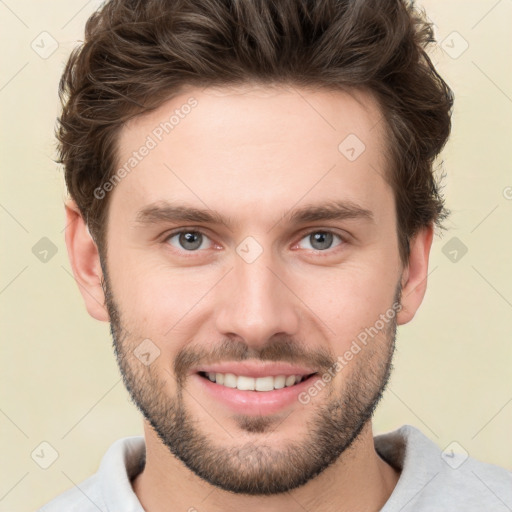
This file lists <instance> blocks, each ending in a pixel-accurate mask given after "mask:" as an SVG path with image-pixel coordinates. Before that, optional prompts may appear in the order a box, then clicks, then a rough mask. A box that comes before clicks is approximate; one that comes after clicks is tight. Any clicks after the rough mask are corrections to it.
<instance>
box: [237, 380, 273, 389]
mask: <svg viewBox="0 0 512 512" xmlns="http://www.w3.org/2000/svg"><path fill="white" fill-rule="evenodd" d="M255 380H256V391H272V390H273V389H274V377H258V378H257V379H255ZM238 389H240V388H238Z"/></svg>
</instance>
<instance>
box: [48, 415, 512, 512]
mask: <svg viewBox="0 0 512 512" xmlns="http://www.w3.org/2000/svg"><path fill="white" fill-rule="evenodd" d="M374 442H375V449H376V451H377V453H378V454H379V455H380V457H382V458H383V459H384V460H386V461H387V462H388V463H389V464H391V465H392V466H394V467H396V468H397V469H400V470H401V475H400V479H399V480H398V483H397V485H396V487H395V489H394V490H393V493H392V494H391V496H390V497H389V500H388V501H387V502H386V504H385V505H384V507H383V508H382V509H381V512H413V511H414V512H423V511H425V512H426V511H428V512H437V511H446V512H448V511H450V512H454V511H459V510H460V511H463V512H511V511H512V471H510V470H507V469H504V468H501V467H499V466H495V465H492V464H486V463H484V462H479V461H478V460H476V459H473V458H472V457H469V456H468V455H467V453H465V452H464V451H463V449H462V447H461V446H460V445H458V444H456V443H452V444H450V445H449V446H448V447H447V449H445V450H444V451H443V452H442V451H441V449H440V448H439V447H438V446H437V445H436V444H434V443H433V442H432V441H431V440H430V439H428V438H427V437H426V436H425V435H424V434H423V433H422V432H421V431H420V430H418V429H417V428H415V427H412V426H410V425H404V426H402V427H401V428H399V429H397V430H395V431H393V432H389V433H387V434H381V435H378V436H375V438H374ZM144 460H145V443H144V437H142V436H132V437H125V438H122V439H119V440H117V441H116V442H114V443H113V444H112V445H111V446H110V448H109V449H108V450H107V452H106V453H105V455H104V456H103V459H102V460H101V464H100V467H99V469H98V471H97V472H96V473H95V474H94V475H92V476H90V477H89V478H87V479H86V480H84V481H83V482H82V483H80V484H79V485H78V486H76V487H73V488H71V489H69V490H67V491H66V492H64V493H63V494H61V495H59V496H57V497H56V498H55V499H53V500H52V501H50V502H49V503H47V504H46V505H45V506H43V507H42V508H40V509H39V511H38V512H57V511H58V512H98V511H101V512H144V509H143V508H142V505H141V504H140V502H139V500H138V499H137V496H136V494H135V493H134V492H133V489H132V486H131V483H130V480H131V479H133V478H134V477H135V475H137V474H138V473H139V472H140V471H141V470H142V468H143V466H144ZM190 506H191V507H193V506H194V504H193V503H191V504H190ZM203 508H204V507H203Z"/></svg>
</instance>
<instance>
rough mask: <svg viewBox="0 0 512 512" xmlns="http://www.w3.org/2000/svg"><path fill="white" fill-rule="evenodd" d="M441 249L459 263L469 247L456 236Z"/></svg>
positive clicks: (451, 259)
mask: <svg viewBox="0 0 512 512" xmlns="http://www.w3.org/2000/svg"><path fill="white" fill-rule="evenodd" d="M441 251H442V252H443V254H444V255H445V256H446V257H447V258H448V259H449V260H450V261H451V262H452V263H458V262H459V261H460V260H461V259H462V258H463V257H464V255H465V254H466V253H467V252H468V248H467V247H466V245H464V244H463V243H462V242H461V241H460V240H459V239H458V238H457V237H456V236H454V237H453V238H451V239H450V240H448V242H446V243H445V244H444V245H443V248H442V249H441Z"/></svg>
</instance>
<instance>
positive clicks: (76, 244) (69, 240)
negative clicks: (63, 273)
mask: <svg viewBox="0 0 512 512" xmlns="http://www.w3.org/2000/svg"><path fill="white" fill-rule="evenodd" d="M65 208H66V246H67V249H68V256H69V261H70V262H71V268H72V270H73V275H74V276H75V281H76V282H77V284H78V288H79V289H80V293H81V294H82V297H83V298H84V301H85V307H86V308H87V311H88V312H89V314H90V315H91V316H92V317H93V318H95V319H96V320H100V321H102V322H108V321H109V315H108V312H107V308H106V307H105V294H104V293H103V287H102V286H101V281H102V279H103V271H102V269H101V264H100V256H99V252H98V248H97V246H96V243H95V242H94V240H93V238H92V236H91V235H90V234H89V230H88V228H87V224H86V223H85V221H84V219H83V217H82V215H81V213H80V210H79V209H78V206H77V205H76V203H75V202H74V201H73V200H68V201H67V202H66V204H65Z"/></svg>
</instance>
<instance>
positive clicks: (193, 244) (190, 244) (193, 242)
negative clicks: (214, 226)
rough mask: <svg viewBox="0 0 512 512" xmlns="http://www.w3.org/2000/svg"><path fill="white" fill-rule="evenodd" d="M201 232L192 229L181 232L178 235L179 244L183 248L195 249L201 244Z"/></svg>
mask: <svg viewBox="0 0 512 512" xmlns="http://www.w3.org/2000/svg"><path fill="white" fill-rule="evenodd" d="M200 237H201V234H200V233H196V232H194V231H189V232H187V233H182V234H181V235H180V244H181V245H182V247H183V248H185V249H197V248H198V247H200V246H201V238H200Z"/></svg>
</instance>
